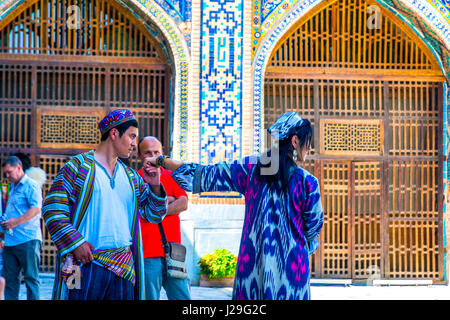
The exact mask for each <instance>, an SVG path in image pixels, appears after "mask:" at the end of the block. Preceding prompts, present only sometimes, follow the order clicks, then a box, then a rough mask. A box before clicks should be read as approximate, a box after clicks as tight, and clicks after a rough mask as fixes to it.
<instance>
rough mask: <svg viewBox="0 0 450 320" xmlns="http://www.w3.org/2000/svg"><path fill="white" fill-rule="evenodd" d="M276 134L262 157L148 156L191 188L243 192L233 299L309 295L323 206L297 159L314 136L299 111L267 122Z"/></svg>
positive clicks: (312, 180)
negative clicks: (209, 161) (204, 161)
mask: <svg viewBox="0 0 450 320" xmlns="http://www.w3.org/2000/svg"><path fill="white" fill-rule="evenodd" d="M268 131H269V133H270V134H272V135H273V136H275V138H277V137H278V139H276V140H278V145H277V144H275V146H274V147H272V148H271V149H270V150H269V151H267V152H266V153H265V154H263V155H262V156H261V157H246V158H244V159H241V160H240V161H234V162H232V163H219V164H216V165H210V166H202V165H199V164H195V163H182V162H180V161H176V160H173V159H169V158H167V157H166V156H159V157H158V158H147V159H146V162H145V165H144V168H148V166H160V165H162V166H163V167H164V168H166V169H169V170H172V171H174V172H173V173H172V177H173V178H174V179H175V180H176V181H177V183H178V184H179V185H180V186H181V187H182V188H183V189H185V190H187V191H191V192H193V193H200V192H210V191H237V192H239V193H241V194H243V195H244V196H245V218H244V227H243V231H242V238H241V244H240V249H239V256H238V262H237V269H236V277H235V282H234V289H233V299H236V300H253V299H254V300H259V299H270V300H272V299H280V300H287V299H289V300H301V299H310V285H309V282H310V268H309V257H310V255H311V254H312V253H313V252H314V251H315V250H316V249H317V247H318V235H319V232H320V230H321V229H322V225H323V210H322V204H321V199H320V191H319V184H318V181H317V179H316V178H315V177H314V176H313V175H311V174H310V173H309V172H308V171H306V170H304V169H302V168H300V167H298V166H297V165H296V163H295V161H294V159H295V158H296V159H297V160H298V161H304V160H305V157H306V155H307V154H308V152H309V149H310V146H311V140H312V132H313V130H312V127H311V123H310V122H309V121H308V120H306V119H302V118H301V117H300V116H299V115H298V114H297V113H296V112H287V113H285V114H283V115H282V116H281V117H280V118H279V119H278V120H277V121H276V122H275V123H274V124H273V125H272V126H271V127H270V128H269V129H268Z"/></svg>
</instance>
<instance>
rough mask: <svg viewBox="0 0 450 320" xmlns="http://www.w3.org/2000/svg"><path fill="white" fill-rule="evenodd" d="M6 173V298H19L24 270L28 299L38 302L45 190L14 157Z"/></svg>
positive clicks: (6, 168)
mask: <svg viewBox="0 0 450 320" xmlns="http://www.w3.org/2000/svg"><path fill="white" fill-rule="evenodd" d="M3 173H4V175H5V176H6V178H7V179H8V181H9V182H10V183H11V191H10V194H9V198H8V202H7V204H6V209H5V212H4V221H3V222H1V224H0V226H1V227H2V229H3V230H2V232H4V233H5V248H4V249H3V272H2V273H3V277H4V278H5V279H6V288H5V299H6V300H18V299H19V290H20V271H21V269H23V276H24V279H25V285H26V287H27V299H28V300H39V264H40V253H41V243H42V233H41V225H40V218H41V207H42V191H41V188H40V187H39V186H38V184H37V183H36V182H35V181H34V180H32V179H30V178H29V177H28V176H27V175H26V174H25V173H24V171H23V166H22V162H21V161H20V159H19V158H17V157H15V156H11V157H9V158H7V159H6V161H5V162H4V163H3ZM11 231H12V232H11Z"/></svg>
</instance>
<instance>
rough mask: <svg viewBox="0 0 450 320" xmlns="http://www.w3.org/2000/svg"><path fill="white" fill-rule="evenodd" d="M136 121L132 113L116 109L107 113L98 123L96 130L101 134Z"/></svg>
mask: <svg viewBox="0 0 450 320" xmlns="http://www.w3.org/2000/svg"><path fill="white" fill-rule="evenodd" d="M130 120H136V117H135V116H134V114H133V112H131V111H130V110H128V109H116V110H113V111H111V112H110V113H108V114H107V115H106V116H105V117H104V118H103V119H102V120H101V121H100V122H99V123H98V128H99V130H100V132H101V134H103V133H105V132H107V131H108V130H109V129H112V128H114V127H117V126H118V125H119V124H121V123H124V122H127V121H130Z"/></svg>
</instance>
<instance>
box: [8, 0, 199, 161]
mask: <svg viewBox="0 0 450 320" xmlns="http://www.w3.org/2000/svg"><path fill="white" fill-rule="evenodd" d="M23 2H24V0H3V1H2V0H0V20H1V19H3V18H4V17H5V16H7V15H8V14H9V13H11V12H13V11H14V9H15V8H17V7H18V6H19V5H20V4H21V3H23ZM119 3H121V4H123V5H125V6H126V7H127V8H128V9H129V10H130V11H131V12H132V13H133V14H134V15H136V16H137V17H139V18H140V19H142V20H144V21H149V20H150V22H151V23H152V24H153V25H156V27H157V28H158V29H159V31H161V33H162V35H163V37H164V39H165V40H166V41H167V43H168V47H169V48H168V51H169V52H167V54H169V55H170V60H171V62H172V65H173V67H174V69H175V70H174V71H175V75H174V78H175V83H174V88H173V92H174V94H173V97H174V101H173V104H172V105H173V133H172V140H173V145H174V148H173V154H174V155H175V157H177V158H180V159H182V160H186V158H187V134H188V133H187V129H188V110H187V107H188V101H189V95H188V88H189V83H188V71H189V63H190V57H189V49H188V45H187V43H186V40H185V38H184V37H183V35H182V33H181V32H180V30H179V28H178V27H177V24H176V23H175V21H174V20H173V18H172V17H170V16H169V15H168V14H167V13H166V12H165V11H164V10H163V9H162V8H161V7H160V6H159V5H158V4H157V3H156V2H154V1H149V0H122V1H119ZM150 31H151V32H152V33H154V32H155V30H150Z"/></svg>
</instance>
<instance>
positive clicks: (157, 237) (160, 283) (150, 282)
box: [138, 137, 191, 300]
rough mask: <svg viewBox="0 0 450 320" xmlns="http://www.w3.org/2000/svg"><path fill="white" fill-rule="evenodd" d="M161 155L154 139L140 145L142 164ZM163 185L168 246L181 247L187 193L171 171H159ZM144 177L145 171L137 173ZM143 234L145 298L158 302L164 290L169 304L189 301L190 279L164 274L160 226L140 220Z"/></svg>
mask: <svg viewBox="0 0 450 320" xmlns="http://www.w3.org/2000/svg"><path fill="white" fill-rule="evenodd" d="M160 154H162V145H161V142H160V141H159V140H158V139H157V138H155V137H144V138H142V139H141V140H140V141H139V145H138V156H139V158H140V159H141V161H142V160H143V159H144V158H146V157H157V156H159V155H160ZM160 170H161V183H162V185H163V186H164V189H165V190H166V193H167V199H168V202H169V207H168V210H167V215H166V217H165V218H164V220H163V221H162V225H163V228H164V234H165V235H166V238H167V242H177V243H181V229H180V217H179V213H180V212H182V211H185V210H186V209H187V206H188V197H187V194H186V192H185V191H184V190H183V189H181V188H180V187H179V186H178V184H177V183H176V182H175V180H174V179H173V178H172V177H171V176H170V174H171V173H172V171H169V170H166V169H164V168H162V167H160ZM138 173H139V174H140V175H141V176H142V169H140V170H139V171H138ZM141 234H142V243H143V250H144V268H145V296H146V299H148V300H159V296H160V292H161V287H164V290H166V294H167V298H168V299H169V300H190V299H191V296H190V292H189V291H190V290H189V289H190V285H189V281H190V280H189V278H187V279H184V280H180V279H174V278H169V277H166V276H165V274H164V248H163V245H162V241H161V234H160V232H159V228H158V224H157V223H151V222H147V221H146V220H143V219H142V218H141Z"/></svg>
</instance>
